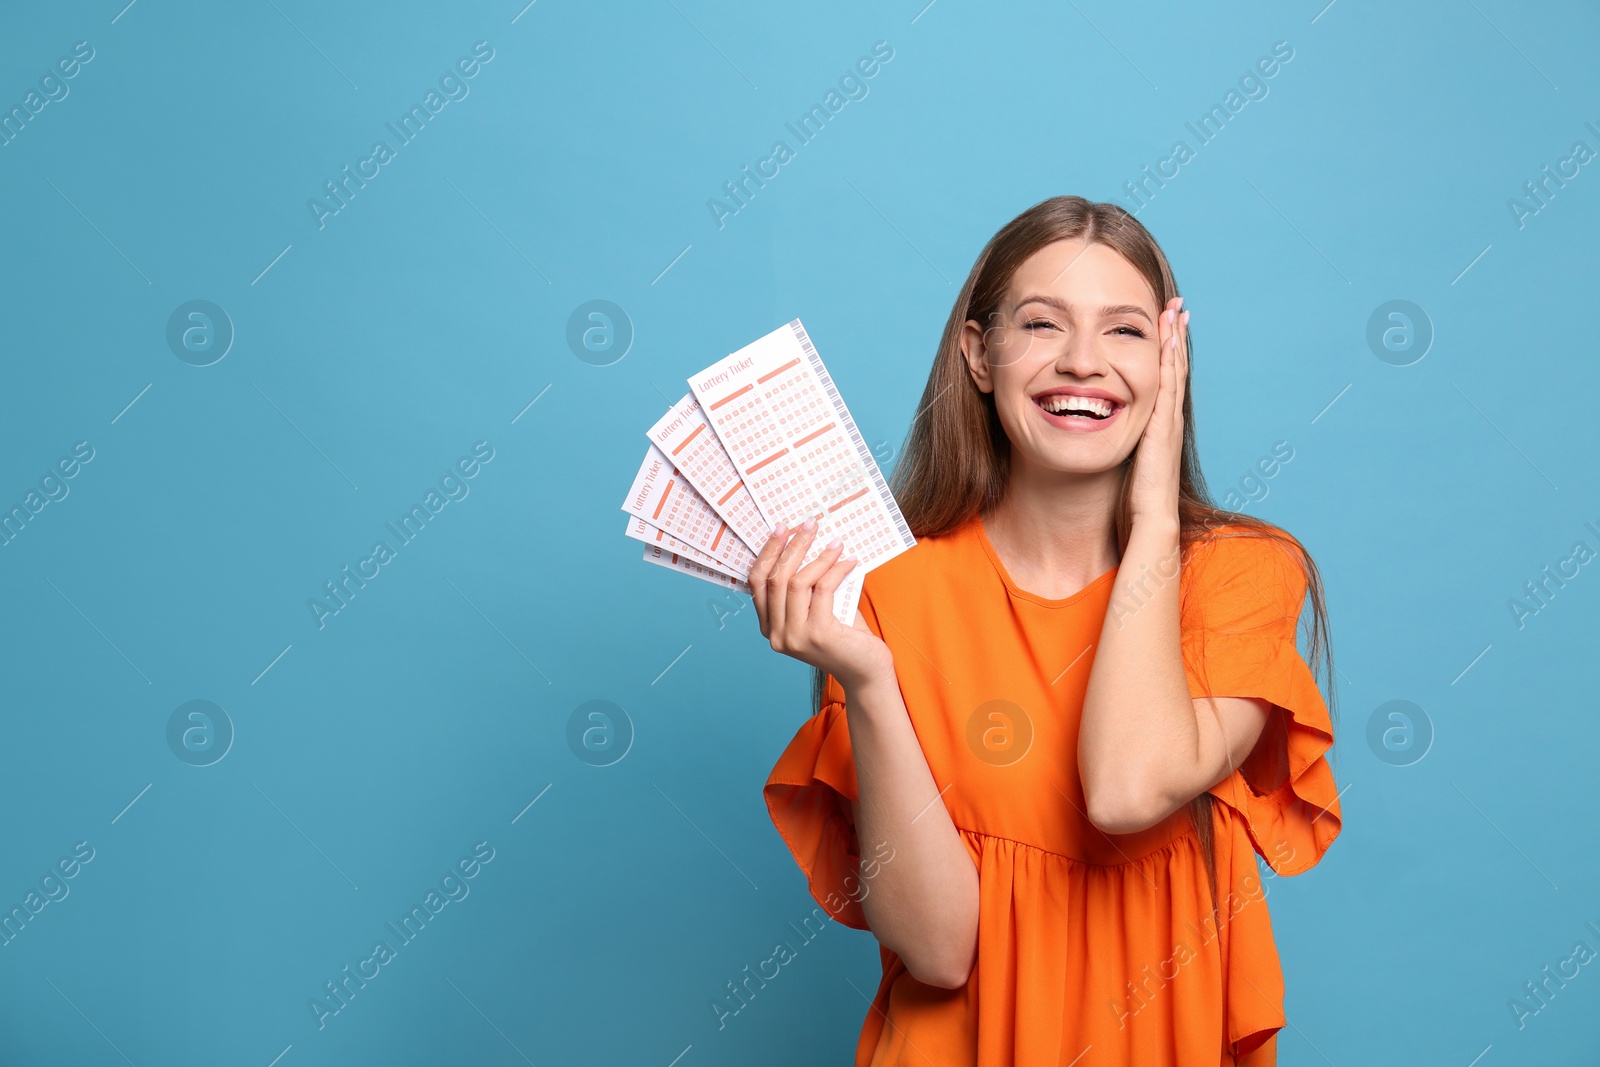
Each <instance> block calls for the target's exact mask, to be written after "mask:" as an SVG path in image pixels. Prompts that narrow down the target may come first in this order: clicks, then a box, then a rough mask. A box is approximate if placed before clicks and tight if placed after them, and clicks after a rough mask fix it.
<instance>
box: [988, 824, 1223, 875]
mask: <svg viewBox="0 0 1600 1067" xmlns="http://www.w3.org/2000/svg"><path fill="white" fill-rule="evenodd" d="M956 829H957V830H958V831H960V832H961V833H963V834H968V835H970V836H972V837H982V838H987V839H989V840H991V841H1006V842H1009V843H1010V844H1013V845H1017V846H1020V847H1022V848H1026V849H1031V850H1032V851H1034V852H1043V853H1044V854H1045V855H1047V856H1055V857H1057V858H1058V859H1064V860H1066V861H1067V862H1069V863H1079V864H1082V865H1083V866H1085V867H1102V868H1107V869H1109V868H1114V867H1132V866H1133V865H1135V864H1137V863H1142V862H1143V861H1145V860H1148V859H1150V858H1152V857H1154V856H1159V855H1161V854H1162V853H1163V852H1170V851H1171V850H1172V847H1173V846H1174V845H1176V844H1178V842H1180V841H1182V840H1183V839H1184V838H1186V837H1196V838H1197V837H1198V835H1197V834H1196V833H1195V830H1194V827H1193V826H1192V825H1191V826H1189V827H1187V828H1185V829H1184V830H1183V831H1182V832H1181V833H1179V834H1177V835H1176V836H1174V837H1173V838H1172V840H1170V841H1168V842H1167V843H1166V844H1164V845H1162V846H1161V847H1160V848H1155V849H1151V850H1150V851H1149V852H1146V853H1145V854H1144V855H1142V856H1136V857H1134V858H1132V859H1125V860H1123V861H1121V862H1119V863H1096V862H1095V861H1094V860H1086V859H1083V858H1081V857H1079V856H1069V855H1067V854H1066V853H1065V852H1057V851H1056V850H1055V849H1052V848H1045V847H1043V846H1042V845H1035V844H1032V843H1031V842H1028V841H1018V840H1017V839H1016V838H1014V837H1006V836H1005V835H1004V834H990V833H985V832H983V831H982V830H972V829H969V828H967V827H965V826H957V827H956Z"/></svg>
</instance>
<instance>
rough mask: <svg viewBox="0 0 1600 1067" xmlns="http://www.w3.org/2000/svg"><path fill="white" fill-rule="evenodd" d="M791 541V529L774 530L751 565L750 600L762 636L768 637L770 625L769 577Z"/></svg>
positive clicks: (780, 528)
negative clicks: (768, 615)
mask: <svg viewBox="0 0 1600 1067" xmlns="http://www.w3.org/2000/svg"><path fill="white" fill-rule="evenodd" d="M788 540H789V528H788V527H787V526H785V525H784V524H783V523H781V522H780V523H778V525H777V526H776V527H775V528H774V529H773V531H772V533H771V534H769V535H768V536H767V543H766V544H764V545H762V546H761V551H760V552H757V553H756V561H755V562H754V563H752V564H751V565H750V578H749V581H750V599H751V601H752V602H753V603H754V604H755V606H756V620H757V621H758V622H759V623H760V624H761V636H762V637H766V636H768V630H769V625H768V621H767V575H768V573H770V572H771V570H772V567H773V565H774V564H776V563H777V562H778V553H780V552H782V551H783V546H784V545H785V544H786V543H787V542H788Z"/></svg>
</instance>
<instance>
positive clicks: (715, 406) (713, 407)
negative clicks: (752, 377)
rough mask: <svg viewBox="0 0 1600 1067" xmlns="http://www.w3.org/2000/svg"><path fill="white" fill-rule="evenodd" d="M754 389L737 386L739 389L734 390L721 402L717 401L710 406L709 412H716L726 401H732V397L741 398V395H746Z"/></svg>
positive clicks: (750, 386) (747, 386) (752, 387)
mask: <svg viewBox="0 0 1600 1067" xmlns="http://www.w3.org/2000/svg"><path fill="white" fill-rule="evenodd" d="M754 388H755V386H753V385H741V386H739V388H737V389H735V390H734V391H733V392H731V393H729V394H728V395H727V396H725V397H723V398H722V399H721V400H718V401H717V402H716V403H715V404H712V405H711V410H712V411H715V410H717V409H718V408H720V407H721V406H722V405H724V404H726V403H727V402H728V401H730V400H732V399H733V398H734V397H736V396H742V395H743V394H745V393H748V392H749V391H750V390H752V389H754Z"/></svg>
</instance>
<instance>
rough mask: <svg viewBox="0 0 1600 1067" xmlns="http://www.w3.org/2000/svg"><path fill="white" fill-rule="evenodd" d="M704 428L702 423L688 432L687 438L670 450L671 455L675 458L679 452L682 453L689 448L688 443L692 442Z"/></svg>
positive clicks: (704, 425)
mask: <svg viewBox="0 0 1600 1067" xmlns="http://www.w3.org/2000/svg"><path fill="white" fill-rule="evenodd" d="M705 428H706V424H705V423H703V422H702V423H701V424H700V425H699V426H696V427H695V428H694V429H692V430H690V431H689V436H688V437H685V438H684V439H683V440H681V441H679V442H678V447H677V448H674V449H673V450H672V454H673V455H674V456H676V455H677V454H678V453H679V452H682V451H683V450H684V449H685V448H687V447H689V442H690V441H693V440H694V435H695V434H697V433H699V432H700V431H701V430H703V429H705Z"/></svg>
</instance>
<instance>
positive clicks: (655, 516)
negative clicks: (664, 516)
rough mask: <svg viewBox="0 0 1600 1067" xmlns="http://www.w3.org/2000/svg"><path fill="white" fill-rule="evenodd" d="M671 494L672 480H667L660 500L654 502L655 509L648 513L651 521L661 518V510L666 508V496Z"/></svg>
mask: <svg viewBox="0 0 1600 1067" xmlns="http://www.w3.org/2000/svg"><path fill="white" fill-rule="evenodd" d="M670 492H672V479H670V478H669V479H667V487H666V488H665V489H663V490H662V491H661V499H660V500H657V501H656V509H655V511H652V512H651V513H650V517H651V518H652V519H659V518H660V517H661V509H662V508H663V507H664V506H666V503H667V494H668V493H670Z"/></svg>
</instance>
